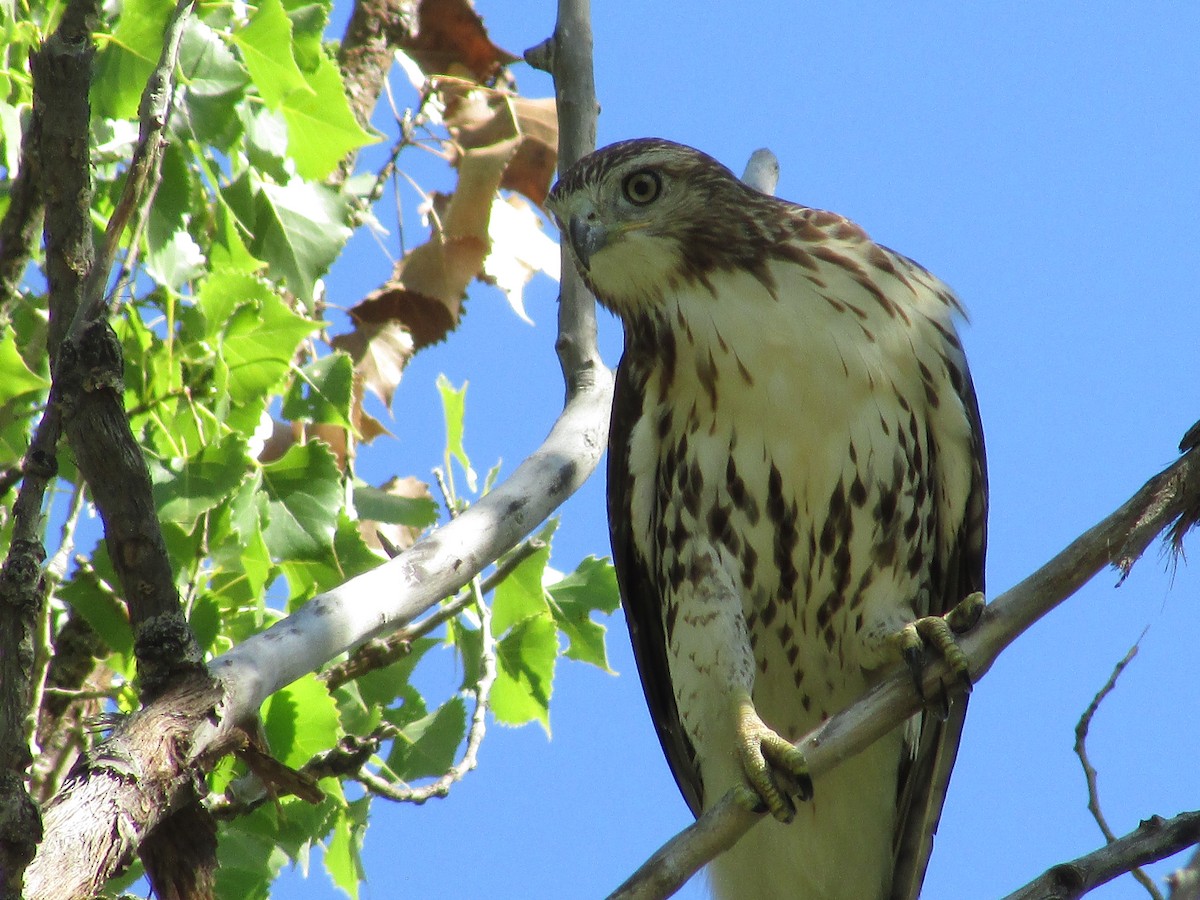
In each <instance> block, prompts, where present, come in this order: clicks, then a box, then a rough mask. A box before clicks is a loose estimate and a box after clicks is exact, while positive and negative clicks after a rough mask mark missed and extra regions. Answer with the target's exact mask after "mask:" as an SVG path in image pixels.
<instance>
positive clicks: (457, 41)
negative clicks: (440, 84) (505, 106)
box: [400, 0, 517, 82]
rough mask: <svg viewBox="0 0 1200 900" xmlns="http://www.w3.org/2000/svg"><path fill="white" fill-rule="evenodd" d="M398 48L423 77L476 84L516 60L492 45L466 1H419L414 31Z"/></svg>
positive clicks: (481, 21)
mask: <svg viewBox="0 0 1200 900" xmlns="http://www.w3.org/2000/svg"><path fill="white" fill-rule="evenodd" d="M400 46H401V47H402V48H403V49H404V50H405V51H406V52H407V53H408V55H409V56H411V57H412V58H413V59H414V60H415V61H416V63H417V65H419V66H420V67H421V70H422V71H423V72H424V73H425V74H426V75H465V76H468V77H470V78H472V79H474V80H475V81H479V82H488V81H491V80H492V79H494V78H495V77H496V76H497V75H498V74H499V73H500V69H501V68H503V67H504V66H506V65H508V64H509V63H513V62H516V61H517V57H516V56H513V55H512V54H511V53H509V52H508V51H507V50H502V49H500V48H499V47H497V46H496V45H495V44H493V43H492V41H491V39H490V38H489V37H488V34H487V29H486V28H484V27H483V19H481V18H480V17H479V14H478V13H476V12H475V10H474V8H473V7H472V6H471V4H470V2H468V0H421V4H420V6H419V7H418V10H417V30H416V32H415V33H414V34H412V35H411V37H409V39H408V40H406V41H403V42H401V44H400Z"/></svg>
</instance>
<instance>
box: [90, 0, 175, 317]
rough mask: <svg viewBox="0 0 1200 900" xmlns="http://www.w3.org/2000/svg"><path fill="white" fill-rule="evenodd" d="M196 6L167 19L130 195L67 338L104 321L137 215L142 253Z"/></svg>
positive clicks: (109, 230) (128, 182)
mask: <svg viewBox="0 0 1200 900" xmlns="http://www.w3.org/2000/svg"><path fill="white" fill-rule="evenodd" d="M194 3H195V0H179V2H178V3H177V4H176V6H175V10H174V12H172V13H171V16H170V17H169V18H168V19H167V23H166V28H165V29H164V31H163V49H162V53H161V54H160V55H159V58H158V65H156V66H155V67H154V71H153V72H151V73H150V78H149V80H148V81H147V82H146V88H145V90H144V91H143V92H142V100H141V104H140V105H139V108H138V113H139V117H140V120H141V122H140V126H139V133H138V141H137V144H136V146H135V147H134V151H133V157H132V159H131V160H130V162H129V173H128V175H127V177H126V179H125V189H124V190H123V191H122V192H121V198H120V200H118V201H117V205H116V208H115V209H114V210H113V213H112V215H111V216H110V217H109V219H108V225H107V226H106V228H105V230H104V244H103V247H102V249H101V252H100V254H99V256H97V258H96V260H95V262H94V263H93V264H92V270H91V272H90V273H89V275H88V280H87V286H86V289H85V292H84V302H83V303H81V304H80V306H79V308H78V309H77V310H76V311H75V317H74V319H73V321H72V322H71V328H70V331H69V332H68V333H69V334H70V335H71V336H72V338H73V337H75V336H78V335H79V334H80V333H81V332H82V330H83V328H84V326H85V325H86V324H87V323H88V322H91V321H94V320H96V319H99V318H100V317H101V316H103V315H104V311H105V306H106V303H107V299H106V296H105V291H104V285H105V284H106V283H107V282H108V274H109V270H110V269H111V268H112V264H113V260H115V259H116V257H117V249H118V248H119V246H120V243H121V236H122V235H123V234H124V232H125V226H126V225H128V224H129V220H130V218H132V217H133V215H134V213H135V212H137V213H138V217H137V221H136V223H135V226H134V232H133V236H132V238H131V242H130V253H131V254H136V252H137V250H136V248H137V244H138V240H139V239H140V237H141V232H142V229H143V228H144V227H145V222H146V218H147V216H148V214H149V209H150V203H151V202H152V201H153V199H154V195H155V194H156V193H157V191H158V185H159V182H160V180H161V176H160V172H161V167H162V151H163V148H164V147H165V146H166V141H165V138H164V137H163V135H164V134H165V132H166V130H167V123H168V122H169V121H170V118H171V109H172V107H173V106H174V103H175V69H176V66H177V64H178V62H179V46H180V43H181V41H182V40H183V30H184V26H186V25H187V20H188V17H189V16H190V15H191V12H192V6H193V5H194ZM125 268H126V269H127V270H128V269H131V268H132V267H131V266H129V265H127V266H126V267H125Z"/></svg>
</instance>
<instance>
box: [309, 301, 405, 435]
mask: <svg viewBox="0 0 1200 900" xmlns="http://www.w3.org/2000/svg"><path fill="white" fill-rule="evenodd" d="M382 291H383V289H382V288H381V289H380V290H379V291H376V292H375V293H373V294H372V295H371V296H370V297H368V298H367V299H366V300H364V301H363V302H362V303H360V304H359V305H358V306H356V307H354V309H352V310H351V311H350V315H351V316H352V318H353V321H354V330H353V331H350V332H347V333H346V334H339V335H336V336H335V337H334V338H333V340H332V341H331V342H330V343H332V344H333V346H334V348H336V349H338V350H343V351H345V352H346V353H348V354H349V355H350V359H351V360H353V362H354V374H355V378H356V381H358V382H359V383H361V385H362V386H363V387H366V389H367V390H369V391H370V392H371V393H372V394H374V395H375V396H376V397H378V398H379V399H380V400H382V401H383V403H384V405H385V406H387V407H388V408H389V409H391V406H392V397H393V396H394V395H395V393H396V387H397V386H398V385H399V384H400V377H401V375H402V374H403V373H404V367H405V366H406V365H408V361H409V359H411V358H412V355H413V350H414V340H413V337H412V334H411V331H410V330H409V329H407V328H405V327H404V326H403V324H402V323H400V322H396V321H393V319H395V318H398V317H397V316H392V315H388V314H386V313H380V314H379V315H377V316H373V315H371V311H370V308H368V310H367V312H366V313H365V314H364V313H361V312H360V310H362V308H363V307H364V306H366V305H367V304H368V303H370V302H371V300H372V298H374V297H376V296H377V295H378V294H380V293H381V292H382ZM355 389H356V393H355V398H354V407H353V408H352V409H351V413H353V412H354V411H355V410H359V411H360V412H361V409H362V396H361V393H359V389H358V384H356V385H355ZM361 414H362V415H363V416H366V413H361ZM366 418H367V419H370V418H371V417H370V416H366ZM352 421H353V419H352ZM371 421H372V422H375V427H372V426H371V425H369V424H366V425H365V427H364V426H363V425H360V424H359V423H358V422H355V423H354V424H355V427H356V428H358V430H359V434H360V435H361V436H362V438H363V440H364V441H367V442H368V443H370V441H372V440H373V439H374V438H376V437H378V436H379V434H380V433H386V429H384V428H383V426H382V425H380V424H379V423H378V422H377V421H375V420H374V419H371ZM376 428H378V429H381V430H382V431H379V430H376Z"/></svg>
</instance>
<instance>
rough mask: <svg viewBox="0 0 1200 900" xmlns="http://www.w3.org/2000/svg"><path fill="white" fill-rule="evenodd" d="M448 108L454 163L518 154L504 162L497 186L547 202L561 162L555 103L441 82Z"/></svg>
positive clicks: (544, 99) (494, 90) (549, 100)
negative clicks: (501, 151) (481, 154)
mask: <svg viewBox="0 0 1200 900" xmlns="http://www.w3.org/2000/svg"><path fill="white" fill-rule="evenodd" d="M436 86H437V88H438V90H439V91H441V93H442V96H443V98H444V99H445V102H446V112H445V121H446V124H447V126H449V128H450V134H451V136H452V137H453V138H454V140H455V143H456V144H457V148H456V150H457V153H458V155H457V156H456V158H455V160H454V163H455V165H458V166H461V165H463V163H464V161H465V160H466V159H468V158H469V157H470V156H471V155H472V153H473V152H475V151H478V150H484V149H487V148H493V147H501V146H502V147H505V148H510V147H511V145H512V142H513V141H516V147H515V149H512V150H511V153H510V154H509V156H508V157H507V158H506V159H505V166H504V171H503V174H502V177H501V179H500V182H499V186H500V187H502V188H504V189H506V190H512V191H517V192H519V193H522V194H524V195H525V196H526V197H528V198H529V199H530V200H532V201H533V202H534V203H536V204H537V205H538V206H541V205H542V203H544V202H545V200H546V193H547V192H548V191H549V190H550V182H551V180H552V179H553V177H554V167H555V165H556V164H557V162H558V115H557V112H556V110H555V106H554V100H553V98H549V97H543V98H538V99H533V100H531V99H527V98H525V97H519V96H517V95H515V94H512V93H509V92H507V91H502V90H496V89H492V88H481V87H478V86H476V85H472V84H469V83H466V82H462V81H457V80H451V79H444V78H442V79H437V81H436Z"/></svg>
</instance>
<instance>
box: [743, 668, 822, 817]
mask: <svg viewBox="0 0 1200 900" xmlns="http://www.w3.org/2000/svg"><path fill="white" fill-rule="evenodd" d="M734 709H735V713H736V717H737V719H736V723H737V724H736V727H737V746H738V754H739V756H740V757H741V763H742V771H743V773H745V776H746V780H747V781H748V782H749V787H750V788H751V789H752V790H753V792H754V793H755V794H756V795H757V798H756V799H757V802H752V803H750V804H749V805H750V806H752V807H753V808H759V807H760V806H761V805H762V804H765V805H766V807H767V810H768V811H769V812H770V813H771V815H773V816H774V817H775V818H776V819H778V820H779V821H780V822H790V821H791V820H792V817H793V816H795V815H796V807H795V805H794V804H793V803H792V797H793V796H795V797H799V798H800V799H801V800H808V799H809V798H811V797H812V779H811V778H809V776H808V764H807V763H806V762H805V760H804V754H803V753H801V752H800V751H799V750H797V749H796V748H795V747H793V746H792V744H791V742H790V741H787V740H785V739H784V738H782V737H780V736H779V735H778V734H777V733H775V732H774V731H773V730H771V728H769V727H768V726H767V724H766V723H765V722H763V720H762V719H760V718H759V716H758V712H757V711H756V710H755V709H754V702H753V701H752V700H751V699H750V695H749V694H747V693H746V692H745V691H741V692H739V694H738V696H737V698H736V700H735V706H734Z"/></svg>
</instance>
